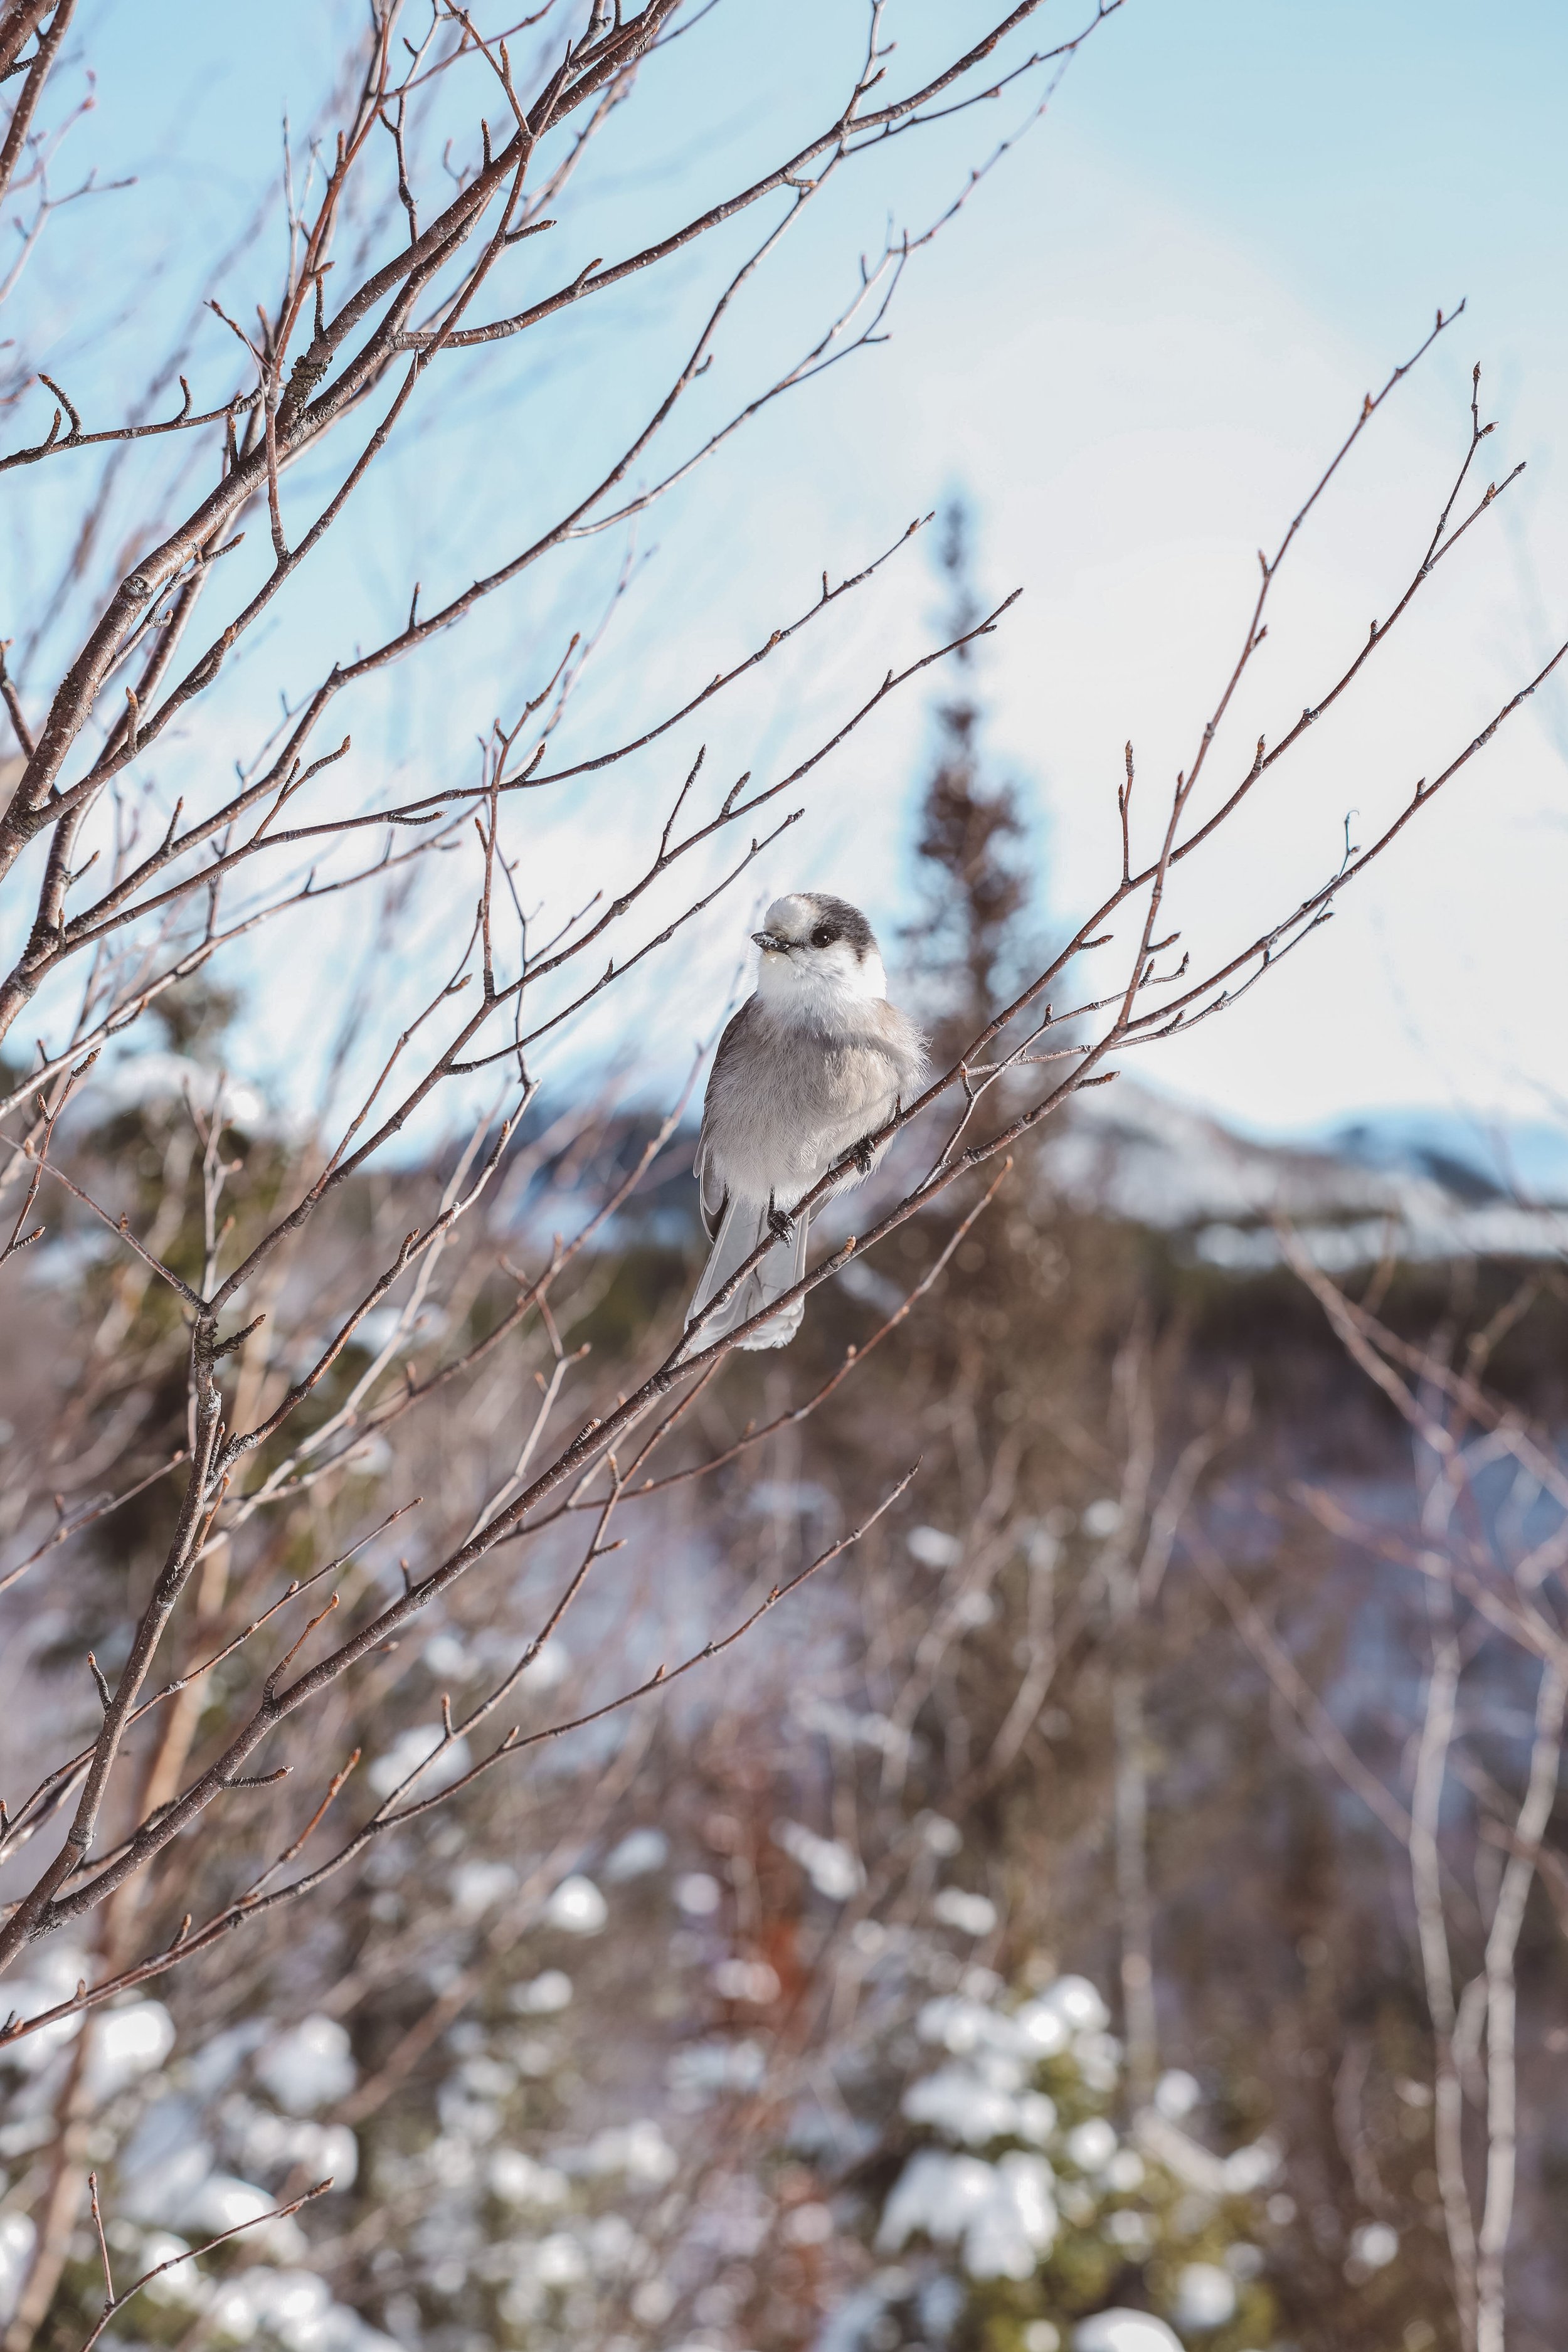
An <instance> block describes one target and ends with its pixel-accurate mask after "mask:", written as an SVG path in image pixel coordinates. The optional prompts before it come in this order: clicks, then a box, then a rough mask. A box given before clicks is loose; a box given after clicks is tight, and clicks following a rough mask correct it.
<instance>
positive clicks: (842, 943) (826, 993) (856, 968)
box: [752, 890, 888, 1011]
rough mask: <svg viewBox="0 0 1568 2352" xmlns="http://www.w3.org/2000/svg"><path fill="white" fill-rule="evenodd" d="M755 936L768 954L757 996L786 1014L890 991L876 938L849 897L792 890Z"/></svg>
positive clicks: (777, 900) (777, 902) (772, 909)
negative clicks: (787, 1010) (788, 1010)
mask: <svg viewBox="0 0 1568 2352" xmlns="http://www.w3.org/2000/svg"><path fill="white" fill-rule="evenodd" d="M752 938H753V939H754V940H756V943H757V945H758V947H759V948H760V949H761V950H762V961H761V966H760V968H759V971H758V973H757V993H758V994H759V996H761V997H762V998H763V1001H764V1003H768V1004H771V1005H774V1006H777V1007H778V1008H780V1009H781V1010H782V1009H784V1007H786V1006H792V1005H793V1006H795V1007H796V1008H798V1009H800V1010H802V1011H809V1010H810V1009H811V1008H812V1007H813V1006H814V1005H818V1004H820V1005H822V1006H823V1007H825V1008H826V1006H828V1005H830V1004H831V1003H834V1002H838V1003H843V1002H844V1001H845V1000H846V999H853V998H857V997H862V998H863V997H868V996H886V994H887V992H888V980H887V974H886V973H885V972H884V971H883V969H882V959H881V956H880V954H879V952H878V948H877V940H876V935H875V933H874V932H873V931H872V929H871V926H870V924H869V923H868V921H867V920H866V918H865V916H864V915H863V914H862V913H861V912H860V909H859V908H858V907H852V906H850V904H849V902H848V900H847V898H832V897H830V896H829V895H828V893H827V892H826V891H825V890H795V891H792V892H791V893H790V895H789V896H788V897H787V898H775V899H774V900H773V905H772V906H771V907H770V908H768V911H767V914H766V916H765V917H764V919H763V928H762V929H761V930H760V931H753V932H752Z"/></svg>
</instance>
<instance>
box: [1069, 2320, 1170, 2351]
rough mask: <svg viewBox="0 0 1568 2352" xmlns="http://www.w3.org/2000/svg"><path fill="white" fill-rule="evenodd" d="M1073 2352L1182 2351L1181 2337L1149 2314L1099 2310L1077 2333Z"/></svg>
mask: <svg viewBox="0 0 1568 2352" xmlns="http://www.w3.org/2000/svg"><path fill="white" fill-rule="evenodd" d="M1072 2341H1073V2352H1182V2346H1181V2341H1180V2339H1179V2337H1177V2336H1173V2334H1172V2333H1171V2330H1170V2329H1169V2328H1168V2327H1167V2326H1166V2325H1165V2323H1164V2321H1163V2319H1156V2318H1155V2317H1154V2315H1153V2314H1152V2312H1148V2311H1122V2310H1116V2311H1097V2312H1096V2313H1095V2315H1094V2316H1093V2318H1092V2319H1083V2320H1080V2321H1079V2324H1078V2326H1077V2327H1075V2328H1074V2330H1073V2338H1072Z"/></svg>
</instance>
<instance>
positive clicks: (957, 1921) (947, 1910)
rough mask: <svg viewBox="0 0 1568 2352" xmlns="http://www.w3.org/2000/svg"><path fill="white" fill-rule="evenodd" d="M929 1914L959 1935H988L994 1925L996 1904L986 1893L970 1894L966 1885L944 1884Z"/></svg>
mask: <svg viewBox="0 0 1568 2352" xmlns="http://www.w3.org/2000/svg"><path fill="white" fill-rule="evenodd" d="M931 1916H932V1918H933V1919H940V1920H941V1922H942V1926H943V1927H956V1928H957V1929H958V1932H959V1934H960V1935H961V1936H989V1935H990V1933H991V1931H992V1929H993V1928H994V1927H995V1925H996V1906H995V1905H994V1903H993V1902H992V1900H991V1897H990V1896H989V1895H972V1894H971V1893H970V1892H969V1890H968V1889H967V1887H963V1886H944V1887H943V1888H942V1892H941V1894H940V1895H938V1896H937V1898H936V1900H935V1901H934V1902H933V1903H932V1905H931Z"/></svg>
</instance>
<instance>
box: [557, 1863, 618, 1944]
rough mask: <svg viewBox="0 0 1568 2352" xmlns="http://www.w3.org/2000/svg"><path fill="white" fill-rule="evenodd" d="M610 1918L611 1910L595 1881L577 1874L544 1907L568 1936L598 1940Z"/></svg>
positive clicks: (567, 1879) (558, 1889)
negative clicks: (596, 1938)
mask: <svg viewBox="0 0 1568 2352" xmlns="http://www.w3.org/2000/svg"><path fill="white" fill-rule="evenodd" d="M544 1916H545V1918H546V1920H547V1921H548V1922H549V1924H550V1926H551V1927H559V1928H561V1929H562V1930H563V1933H564V1934H566V1935H568V1936H596V1935H597V1934H598V1932H599V1930H600V1928H601V1927H603V1926H604V1925H605V1921H606V1920H607V1919H608V1917H609V1916H610V1906H609V1905H608V1904H607V1903H606V1902H605V1898H604V1896H603V1895H601V1894H600V1892H599V1890H598V1888H597V1887H596V1886H595V1884H594V1882H593V1880H592V1879H591V1878H584V1877H583V1876H582V1875H581V1874H574V1875H573V1876H572V1877H570V1878H563V1880H562V1882H561V1884H560V1885H559V1886H558V1887H557V1888H556V1889H555V1892H554V1894H553V1895H552V1896H551V1898H550V1900H549V1902H548V1903H547V1904H546V1905H545V1906H544Z"/></svg>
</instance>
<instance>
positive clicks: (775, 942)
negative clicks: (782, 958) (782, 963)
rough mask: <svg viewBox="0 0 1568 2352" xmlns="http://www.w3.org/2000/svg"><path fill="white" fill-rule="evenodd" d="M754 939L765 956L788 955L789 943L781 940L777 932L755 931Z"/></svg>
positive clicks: (753, 933)
mask: <svg viewBox="0 0 1568 2352" xmlns="http://www.w3.org/2000/svg"><path fill="white" fill-rule="evenodd" d="M752 938H753V939H754V940H755V941H756V943H757V945H758V946H759V947H760V948H761V950H762V951H763V954H764V955H787V954H788V953H789V941H788V940H781V939H780V938H779V936H778V934H777V932H776V931H753V932H752Z"/></svg>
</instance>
